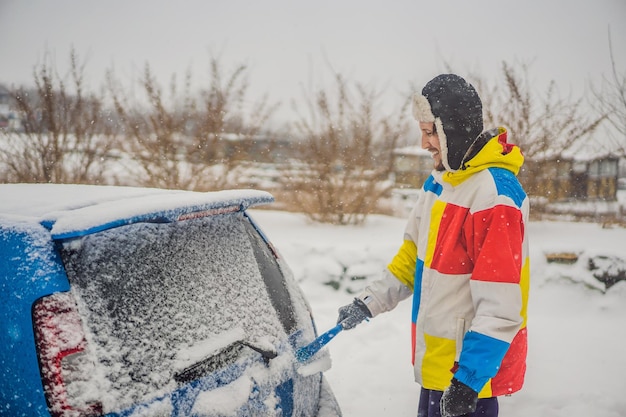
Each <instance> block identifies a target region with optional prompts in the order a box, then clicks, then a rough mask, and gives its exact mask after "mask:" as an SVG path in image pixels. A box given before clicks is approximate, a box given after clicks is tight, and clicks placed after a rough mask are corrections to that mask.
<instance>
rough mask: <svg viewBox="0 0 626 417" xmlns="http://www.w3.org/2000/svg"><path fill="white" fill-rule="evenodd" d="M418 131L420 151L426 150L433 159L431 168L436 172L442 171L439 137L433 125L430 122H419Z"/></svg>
mask: <svg viewBox="0 0 626 417" xmlns="http://www.w3.org/2000/svg"><path fill="white" fill-rule="evenodd" d="M420 131H421V132H422V149H426V150H427V151H428V152H430V154H431V155H432V157H433V168H435V169H436V170H437V171H444V170H445V168H444V166H443V162H441V144H440V143H439V135H438V134H437V132H436V130H435V124H434V123H430V122H420Z"/></svg>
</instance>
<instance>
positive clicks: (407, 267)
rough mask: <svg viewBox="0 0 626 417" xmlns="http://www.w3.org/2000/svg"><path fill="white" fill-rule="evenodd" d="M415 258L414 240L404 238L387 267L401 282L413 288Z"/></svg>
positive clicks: (415, 247)
mask: <svg viewBox="0 0 626 417" xmlns="http://www.w3.org/2000/svg"><path fill="white" fill-rule="evenodd" d="M416 260H417V246H416V245H415V242H413V241H412V240H405V241H404V242H403V243H402V246H401V247H400V249H399V250H398V253H396V256H394V257H393V259H392V260H391V263H390V264H389V265H387V268H388V269H389V271H390V272H391V273H392V274H393V275H394V276H395V277H396V278H397V279H398V280H399V281H400V282H401V283H403V284H404V285H406V286H407V287H409V288H410V289H413V283H414V280H415V262H416Z"/></svg>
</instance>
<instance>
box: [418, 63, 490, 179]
mask: <svg viewBox="0 0 626 417" xmlns="http://www.w3.org/2000/svg"><path fill="white" fill-rule="evenodd" d="M413 116H414V117H415V119H416V120H418V121H420V122H434V123H435V127H436V129H437V134H438V135H439V142H440V144H441V159H442V162H443V166H444V167H445V168H446V170H448V171H457V170H459V169H461V164H462V163H463V162H465V161H463V158H464V156H465V154H466V153H467V151H468V149H469V147H470V146H471V145H472V143H473V142H474V140H475V139H476V138H477V137H478V136H479V135H480V134H481V132H482V130H483V106H482V102H481V101H480V97H478V93H477V92H476V90H475V89H474V87H473V86H472V85H471V84H470V83H468V82H467V81H465V80H464V79H463V78H461V77H459V76H458V75H454V74H442V75H438V76H437V77H435V78H433V79H432V80H430V81H429V82H428V83H427V84H426V85H425V86H424V88H423V89H422V94H421V95H419V94H416V95H415V96H414V97H413Z"/></svg>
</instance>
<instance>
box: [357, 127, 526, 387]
mask: <svg viewBox="0 0 626 417" xmlns="http://www.w3.org/2000/svg"><path fill="white" fill-rule="evenodd" d="M494 134H495V136H494V137H492V138H491V139H490V140H489V141H488V142H487V143H486V145H485V146H484V147H483V148H482V149H481V150H480V152H479V153H478V154H476V156H474V157H473V158H472V159H471V160H470V161H468V162H467V163H466V164H465V168H464V169H462V170H458V171H455V172H449V171H443V172H438V171H434V172H433V173H432V175H431V176H430V177H429V178H428V180H427V181H426V183H425V184H424V187H423V193H422V195H421V197H420V199H419V200H418V202H417V204H416V206H415V208H414V209H413V212H412V214H411V216H410V219H409V221H408V224H407V227H406V230H405V238H404V239H405V240H404V243H403V245H402V247H401V248H400V250H399V251H398V253H397V254H396V256H395V257H394V258H393V260H392V262H391V263H390V264H389V266H388V268H387V270H388V273H387V275H386V277H385V278H383V279H381V280H380V281H378V282H375V283H374V284H372V285H370V286H369V287H367V288H366V289H365V290H364V292H363V293H362V294H360V295H359V298H361V299H362V300H363V301H364V302H365V303H366V304H367V305H368V308H369V309H370V311H371V312H372V315H373V316H375V315H377V314H380V313H381V312H383V311H388V310H391V309H392V308H394V307H395V306H396V305H397V303H398V302H399V301H401V300H402V299H405V298H408V297H409V296H410V295H411V294H413V314H412V315H413V325H412V329H413V338H412V340H413V343H414V346H413V353H414V358H413V363H414V370H415V378H416V381H417V382H418V383H419V384H420V385H422V387H424V388H426V389H432V390H439V391H443V390H445V388H446V387H447V386H448V385H449V384H450V381H451V379H452V377H453V376H454V377H455V378H456V379H458V380H459V381H461V382H463V383H465V384H466V385H468V386H470V387H471V388H473V389H474V390H475V391H477V392H479V397H481V398H482V397H492V396H500V395H505V394H511V393H514V392H516V391H518V390H519V389H520V388H521V387H522V384H523V381H524V374H525V370H526V350H527V338H526V318H527V316H526V306H527V300H528V288H529V258H528V242H527V237H526V230H525V228H526V224H527V222H528V212H529V203H528V198H527V196H526V193H525V192H524V190H523V189H522V187H521V185H520V183H519V182H518V180H517V178H516V175H517V173H518V171H519V169H520V167H521V166H522V164H523V161H524V158H523V156H522V153H521V151H520V149H519V148H518V147H517V146H515V145H511V144H508V143H507V141H506V137H507V132H506V130H505V129H504V128H499V129H497V130H495V131H494Z"/></svg>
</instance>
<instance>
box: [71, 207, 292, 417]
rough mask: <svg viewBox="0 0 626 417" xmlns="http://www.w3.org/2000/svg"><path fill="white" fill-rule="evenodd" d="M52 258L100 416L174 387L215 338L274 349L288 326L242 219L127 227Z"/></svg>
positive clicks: (273, 280) (263, 251) (267, 256)
mask: <svg viewBox="0 0 626 417" xmlns="http://www.w3.org/2000/svg"><path fill="white" fill-rule="evenodd" d="M61 253H62V258H63V261H64V264H65V266H66V269H67V274H68V278H69V281H70V284H71V287H72V293H73V294H74V295H75V298H76V299H77V303H78V308H79V311H80V313H81V316H82V319H83V325H84V327H86V328H87V341H88V344H89V346H90V349H92V350H93V351H94V353H95V356H96V357H97V372H95V375H94V376H93V377H92V378H91V379H92V382H91V383H92V386H93V388H94V390H97V391H98V392H99V393H100V394H99V396H100V397H101V398H100V401H102V402H103V404H104V406H105V411H106V409H107V408H108V409H111V408H118V407H119V406H120V405H121V406H127V405H130V404H132V403H136V402H139V401H142V400H145V399H146V398H150V397H154V396H157V395H159V394H162V393H163V392H166V391H169V390H171V389H172V388H174V387H175V386H176V382H175V380H174V375H175V374H176V372H179V371H180V368H181V361H183V363H184V358H187V359H189V356H190V355H189V352H195V353H194V354H195V355H198V349H199V348H198V347H200V356H202V355H203V354H204V355H210V354H212V353H215V352H217V351H218V350H219V349H218V348H219V347H220V346H219V344H220V340H223V341H224V342H223V344H228V343H230V342H232V340H233V339H237V338H243V339H245V341H246V342H248V343H252V344H256V345H257V346H258V345H262V346H268V345H271V346H278V345H279V344H281V343H286V340H287V334H286V331H285V330H287V331H290V330H291V327H293V326H294V323H293V313H292V312H291V309H290V307H287V308H286V309H285V307H284V305H285V303H286V305H287V306H291V303H290V300H289V295H288V293H287V290H286V288H285V287H284V282H283V280H282V275H280V271H279V269H278V267H277V266H276V262H275V260H274V259H273V258H272V256H271V252H270V251H269V250H268V248H267V246H266V245H265V244H264V242H263V240H262V239H260V238H259V235H258V233H256V232H255V230H254V228H253V226H252V225H251V224H250V222H249V221H248V219H247V218H246V217H245V216H244V215H243V214H242V213H235V214H223V215H217V216H210V217H204V218H200V219H193V220H186V221H181V222H176V223H162V224H154V223H138V224H131V225H127V226H123V227H119V228H115V229H111V230H106V231H103V232H99V233H96V234H93V235H89V236H85V237H82V238H79V239H74V240H71V241H68V242H65V243H64V244H63V245H62V250H61ZM259 261H260V264H261V266H259ZM268 286H269V288H270V291H269V292H268ZM270 293H271V296H270ZM277 305H281V306H282V307H281V309H279V310H278V312H277V309H276V308H275V307H276V306H277ZM207 342H208V343H207ZM216 344H217V346H216ZM203 345H204V346H209V345H210V346H212V347H206V348H205V352H202V346H203ZM246 351H247V350H246ZM237 352H239V350H237ZM250 352H251V353H253V352H252V351H250ZM181 358H182V359H181ZM104 393H105V394H104ZM92 394H93V393H92ZM102 395H104V398H102Z"/></svg>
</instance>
